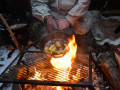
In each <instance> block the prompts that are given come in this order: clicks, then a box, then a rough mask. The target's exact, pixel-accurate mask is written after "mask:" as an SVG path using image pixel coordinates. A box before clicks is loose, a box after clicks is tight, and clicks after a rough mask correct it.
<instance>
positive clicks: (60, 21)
mask: <svg viewBox="0 0 120 90" xmlns="http://www.w3.org/2000/svg"><path fill="white" fill-rule="evenodd" d="M57 23H58V26H59V30H64V29H66V28H69V27H70V22H69V21H68V20H67V19H58V20H57Z"/></svg>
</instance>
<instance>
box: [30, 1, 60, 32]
mask: <svg viewBox="0 0 120 90" xmlns="http://www.w3.org/2000/svg"><path fill="white" fill-rule="evenodd" d="M31 6H32V14H33V16H34V17H36V18H37V19H39V20H41V21H42V22H43V23H45V25H46V26H47V30H48V32H52V31H55V30H59V27H58V24H57V22H56V20H55V19H54V17H53V16H52V15H50V14H49V12H50V9H49V7H48V0H31Z"/></svg>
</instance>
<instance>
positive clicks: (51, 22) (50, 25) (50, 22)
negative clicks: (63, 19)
mask: <svg viewBox="0 0 120 90" xmlns="http://www.w3.org/2000/svg"><path fill="white" fill-rule="evenodd" d="M44 23H45V25H46V26H47V30H48V32H49V33H50V32H53V31H57V30H59V27H58V24H57V22H56V20H55V19H54V17H53V16H52V15H48V16H45V18H44Z"/></svg>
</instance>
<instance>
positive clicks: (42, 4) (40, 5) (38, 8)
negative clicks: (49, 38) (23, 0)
mask: <svg viewBox="0 0 120 90" xmlns="http://www.w3.org/2000/svg"><path fill="white" fill-rule="evenodd" d="M47 3H48V0H31V7H32V14H33V15H40V16H41V18H42V19H44V17H45V16H47V15H50V14H49V11H50V9H49V7H48V6H47Z"/></svg>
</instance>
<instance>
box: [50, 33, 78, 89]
mask: <svg viewBox="0 0 120 90" xmlns="http://www.w3.org/2000/svg"><path fill="white" fill-rule="evenodd" d="M68 41H69V43H68V45H67V46H66V47H67V48H69V51H68V52H67V53H66V54H65V55H64V56H63V57H60V58H52V59H51V64H52V65H53V66H54V67H55V68H54V69H55V70H57V71H58V74H57V76H56V78H55V80H56V81H68V80H69V77H68V76H69V72H70V69H71V64H72V60H74V58H75V56H76V51H77V44H76V42H75V36H74V35H73V36H72V38H68ZM61 70H62V72H61ZM57 90H62V88H61V87H60V86H57Z"/></svg>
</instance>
